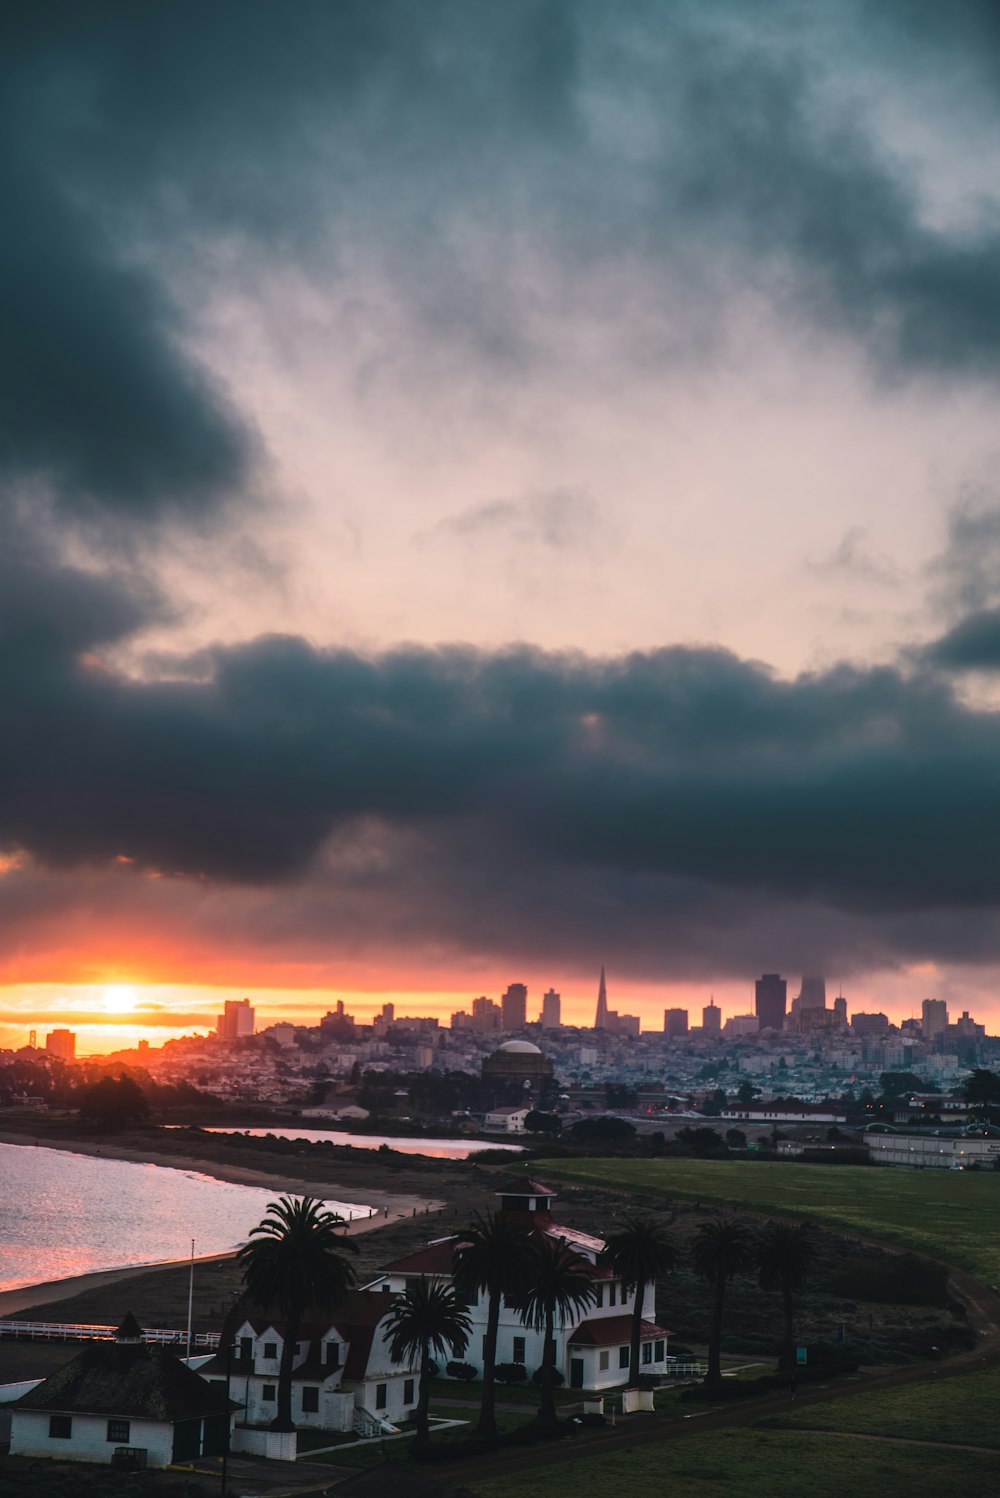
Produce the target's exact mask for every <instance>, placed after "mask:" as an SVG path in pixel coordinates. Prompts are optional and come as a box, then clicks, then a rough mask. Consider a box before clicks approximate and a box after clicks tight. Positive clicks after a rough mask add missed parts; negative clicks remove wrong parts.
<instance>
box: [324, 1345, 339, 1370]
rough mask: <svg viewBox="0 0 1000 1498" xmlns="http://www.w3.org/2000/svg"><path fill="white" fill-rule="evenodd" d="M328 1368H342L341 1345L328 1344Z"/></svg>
mask: <svg viewBox="0 0 1000 1498" xmlns="http://www.w3.org/2000/svg"><path fill="white" fill-rule="evenodd" d="M326 1366H327V1367H328V1368H339V1367H340V1343H339V1342H328V1343H327V1344H326Z"/></svg>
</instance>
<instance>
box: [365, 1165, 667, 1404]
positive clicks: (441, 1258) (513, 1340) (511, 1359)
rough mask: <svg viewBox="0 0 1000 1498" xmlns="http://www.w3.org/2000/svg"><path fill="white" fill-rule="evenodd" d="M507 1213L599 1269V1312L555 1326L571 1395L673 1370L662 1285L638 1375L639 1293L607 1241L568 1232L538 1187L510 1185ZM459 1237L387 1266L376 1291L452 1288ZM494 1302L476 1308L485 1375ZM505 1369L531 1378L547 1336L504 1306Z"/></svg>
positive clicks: (500, 1352) (647, 1317)
mask: <svg viewBox="0 0 1000 1498" xmlns="http://www.w3.org/2000/svg"><path fill="white" fill-rule="evenodd" d="M497 1194H498V1196H499V1198H500V1210H501V1211H503V1212H511V1213H514V1214H516V1215H517V1216H519V1217H521V1218H522V1219H523V1220H524V1223H525V1226H526V1227H527V1228H528V1230H529V1231H530V1232H532V1233H538V1234H544V1235H545V1236H546V1237H550V1238H556V1239H560V1240H562V1241H563V1242H565V1243H566V1245H567V1246H568V1247H569V1248H572V1249H575V1250H576V1252H577V1253H579V1254H581V1255H582V1256H583V1257H584V1258H585V1259H587V1260H588V1261H589V1263H590V1264H591V1265H592V1271H591V1272H592V1274H593V1276H594V1281H595V1285H596V1289H597V1296H598V1298H597V1303H596V1305H591V1306H588V1307H587V1309H586V1310H585V1311H583V1312H581V1313H577V1314H576V1315H574V1316H570V1317H569V1318H568V1319H567V1320H566V1321H565V1322H564V1323H563V1324H561V1325H560V1324H558V1323H557V1325H556V1333H555V1335H556V1367H557V1368H558V1370H559V1372H560V1373H561V1374H562V1375H563V1378H564V1379H565V1380H566V1383H567V1384H568V1386H569V1387H570V1388H572V1389H587V1390H593V1391H598V1390H602V1389H609V1388H613V1387H614V1386H615V1385H617V1384H623V1383H626V1382H628V1381H629V1380H630V1379H633V1378H635V1377H637V1376H638V1375H639V1374H642V1373H651V1374H652V1373H663V1372H665V1371H666V1367H667V1339H668V1336H669V1333H668V1332H667V1331H666V1330H665V1329H664V1328H663V1327H661V1326H657V1324H656V1294H655V1289H656V1287H655V1285H654V1284H653V1283H652V1282H650V1283H649V1284H647V1285H645V1286H644V1287H643V1289H642V1291H641V1294H642V1304H643V1322H642V1336H641V1341H640V1348H639V1368H638V1369H636V1370H633V1369H631V1368H630V1367H629V1360H630V1356H631V1347H630V1343H631V1335H632V1312H633V1310H634V1308H635V1294H634V1293H627V1292H626V1290H625V1287H624V1285H623V1284H622V1282H621V1280H620V1279H619V1278H618V1277H617V1276H616V1275H615V1274H614V1272H613V1270H612V1268H611V1265H610V1262H609V1260H608V1257H607V1245H606V1243H605V1241H604V1239H603V1238H595V1237H593V1236H592V1235H591V1234H589V1233H581V1232H578V1231H577V1230H576V1229H575V1228H568V1227H564V1226H563V1225H562V1224H561V1223H557V1222H556V1221H555V1219H554V1218H553V1216H552V1202H553V1199H554V1196H555V1193H554V1192H553V1191H552V1189H551V1187H549V1186H543V1185H542V1184H541V1183H540V1182H539V1181H529V1180H525V1181H516V1180H511V1181H505V1182H503V1183H502V1189H501V1190H500V1191H499V1192H498V1193H497ZM458 1242H459V1239H458V1236H457V1235H452V1236H450V1237H447V1238H438V1239H436V1240H435V1241H434V1242H432V1243H428V1244H427V1246H426V1247H425V1248H422V1249H419V1250H418V1251H417V1252H416V1253H414V1254H407V1255H406V1257H405V1258H402V1259H396V1260H395V1261H394V1262H393V1263H391V1264H387V1265H386V1266H385V1268H384V1269H383V1271H382V1273H381V1274H380V1275H379V1277H378V1279H376V1280H375V1281H373V1283H372V1284H371V1285H370V1286H368V1287H367V1288H368V1289H369V1290H374V1291H376V1292H377V1291H386V1292H391V1293H399V1292H400V1291H402V1290H405V1289H406V1285H407V1282H408V1281H409V1280H411V1279H415V1278H430V1279H435V1280H441V1281H445V1282H448V1281H450V1280H451V1278H452V1273H453V1261H454V1254H455V1249H456V1247H457V1245H458ZM486 1314H487V1302H486V1297H485V1295H480V1297H479V1298H478V1300H476V1301H475V1302H474V1303H473V1305H471V1306H470V1308H469V1315H470V1317H471V1319H472V1326H473V1330H472V1336H471V1338H470V1341H469V1346H468V1349H467V1351H466V1353H465V1359H464V1361H466V1362H467V1363H471V1364H472V1366H473V1367H474V1368H475V1369H476V1371H477V1373H479V1374H480V1375H481V1374H482V1371H483V1341H484V1338H485V1334H486ZM497 1362H498V1363H523V1364H524V1365H525V1367H526V1368H527V1370H528V1374H529V1376H530V1375H531V1374H532V1373H533V1372H534V1371H535V1370H536V1369H537V1368H539V1367H541V1362H542V1333H541V1332H536V1331H533V1330H532V1329H531V1328H530V1327H526V1326H525V1325H524V1323H523V1322H522V1321H521V1319H520V1317H519V1316H518V1313H517V1311H516V1310H515V1309H514V1308H513V1307H511V1306H508V1305H506V1304H504V1305H503V1306H502V1308H501V1311H500V1329H499V1334H498V1337H497Z"/></svg>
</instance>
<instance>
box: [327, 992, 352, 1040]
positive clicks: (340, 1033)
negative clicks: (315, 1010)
mask: <svg viewBox="0 0 1000 1498" xmlns="http://www.w3.org/2000/svg"><path fill="white" fill-rule="evenodd" d="M319 1027H320V1030H321V1031H322V1033H323V1037H324V1039H333V1040H351V1039H353V1037H354V1030H355V1022H354V1015H353V1014H348V1012H347V1010H346V1009H345V1008H344V1001H343V999H338V1000H337V1007H336V1009H328V1010H327V1012H326V1014H324V1016H323V1018H322V1019H321V1020H320V1022H319Z"/></svg>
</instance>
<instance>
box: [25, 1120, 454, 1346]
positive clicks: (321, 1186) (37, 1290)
mask: <svg viewBox="0 0 1000 1498" xmlns="http://www.w3.org/2000/svg"><path fill="white" fill-rule="evenodd" d="M0 1144H11V1145H22V1146H27V1147H29V1148H33V1149H56V1150H61V1151H62V1152H63V1153H66V1154H75V1155H88V1156H91V1157H92V1158H97V1159H107V1160H121V1161H124V1162H125V1163H127V1164H132V1165H155V1166H159V1167H160V1168H161V1169H163V1170H179V1171H182V1172H184V1171H186V1172H190V1173H194V1174H196V1175H201V1176H209V1177H211V1178H212V1179H214V1180H217V1181H225V1182H227V1183H228V1184H230V1185H234V1186H254V1187H256V1188H258V1189H260V1190H265V1191H274V1192H275V1193H277V1194H280V1195H289V1194H290V1195H293V1196H314V1197H319V1198H321V1199H323V1200H331V1201H340V1202H342V1203H343V1204H344V1205H345V1206H351V1205H353V1206H356V1207H360V1206H367V1207H370V1208H371V1209H372V1210H371V1212H370V1214H369V1216H367V1217H356V1218H354V1219H352V1220H351V1221H350V1222H347V1223H345V1226H344V1229H343V1232H344V1234H345V1236H350V1237H356V1236H357V1235H358V1234H360V1233H365V1232H371V1231H373V1230H374V1229H376V1228H380V1227H385V1226H387V1225H388V1224H390V1223H394V1222H400V1221H402V1220H405V1219H409V1218H414V1217H423V1216H426V1215H429V1214H430V1213H434V1212H438V1211H441V1210H443V1209H444V1208H445V1207H446V1205H447V1203H446V1202H444V1201H441V1200H435V1199H433V1198H429V1197H426V1196H417V1195H415V1194H411V1193H406V1192H393V1191H386V1190H385V1189H384V1188H382V1187H378V1186H374V1185H371V1186H369V1185H368V1184H367V1183H364V1184H363V1185H361V1186H360V1190H359V1189H357V1188H355V1187H345V1186H342V1185H338V1184H337V1182H335V1181H314V1180H302V1179H297V1178H296V1177H294V1176H288V1175H284V1176H283V1175H280V1174H279V1173H278V1172H276V1171H266V1170H256V1169H252V1168H250V1167H249V1166H244V1165H235V1164H231V1163H230V1162H228V1161H220V1160H211V1159H206V1158H204V1157H202V1156H195V1155H164V1154H160V1153H159V1152H158V1151H156V1150H155V1149H151V1148H145V1149H143V1148H136V1147H134V1146H129V1145H124V1144H123V1145H117V1144H115V1143H113V1142H111V1143H109V1142H107V1141H105V1142H103V1143H101V1144H96V1143H93V1142H91V1141H89V1140H75V1139H74V1140H67V1139H46V1138H44V1137H38V1136H32V1135H27V1134H23V1133H11V1132H8V1131H6V1130H0ZM372 1163H373V1164H374V1162H372ZM359 1194H360V1195H362V1196H363V1197H364V1198H365V1200H364V1201H353V1202H351V1201H349V1200H348V1198H349V1197H356V1196H358V1195H359ZM238 1252H239V1247H238V1246H236V1247H234V1248H231V1249H224V1250H222V1251H219V1252H215V1253H211V1254H203V1255H196V1256H195V1260H194V1262H195V1265H196V1266H197V1265H199V1264H209V1263H219V1262H221V1261H223V1260H225V1259H233V1258H235V1257H236V1255H237V1253H238ZM190 1263H191V1259H190V1257H189V1256H185V1257H184V1258H181V1259H156V1260H152V1261H150V1262H147V1263H144V1264H124V1265H117V1266H112V1267H110V1268H106V1269H91V1270H86V1271H85V1272H84V1273H82V1274H76V1275H67V1276H65V1277H64V1278H62V1279H55V1280H42V1281H38V1282H35V1283H32V1284H28V1285H16V1286H13V1287H11V1288H10V1289H9V1290H0V1318H10V1317H16V1315H17V1312H18V1311H19V1310H26V1309H30V1308H33V1307H35V1306H40V1305H47V1304H50V1303H53V1302H56V1301H62V1300H66V1299H67V1298H69V1297H71V1296H76V1295H80V1294H84V1293H85V1292H87V1291H89V1290H92V1289H97V1288H100V1287H101V1286H104V1285H110V1284H115V1283H117V1282H118V1281H119V1280H126V1279H133V1278H135V1277H136V1276H137V1275H142V1274H149V1273H153V1272H155V1271H158V1270H165V1269H181V1268H185V1267H186V1266H188V1265H189V1264H190Z"/></svg>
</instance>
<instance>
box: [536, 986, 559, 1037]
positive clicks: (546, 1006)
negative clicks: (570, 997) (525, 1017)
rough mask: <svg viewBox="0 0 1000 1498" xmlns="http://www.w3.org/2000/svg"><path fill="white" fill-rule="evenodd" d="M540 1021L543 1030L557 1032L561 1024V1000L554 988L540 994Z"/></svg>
mask: <svg viewBox="0 0 1000 1498" xmlns="http://www.w3.org/2000/svg"><path fill="white" fill-rule="evenodd" d="M541 1021H542V1029H543V1030H558V1029H559V1026H560V1024H561V1022H562V1000H561V999H560V997H559V995H558V994H557V993H556V991H555V989H554V988H550V989H549V991H548V993H544V994H542V1013H541Z"/></svg>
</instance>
